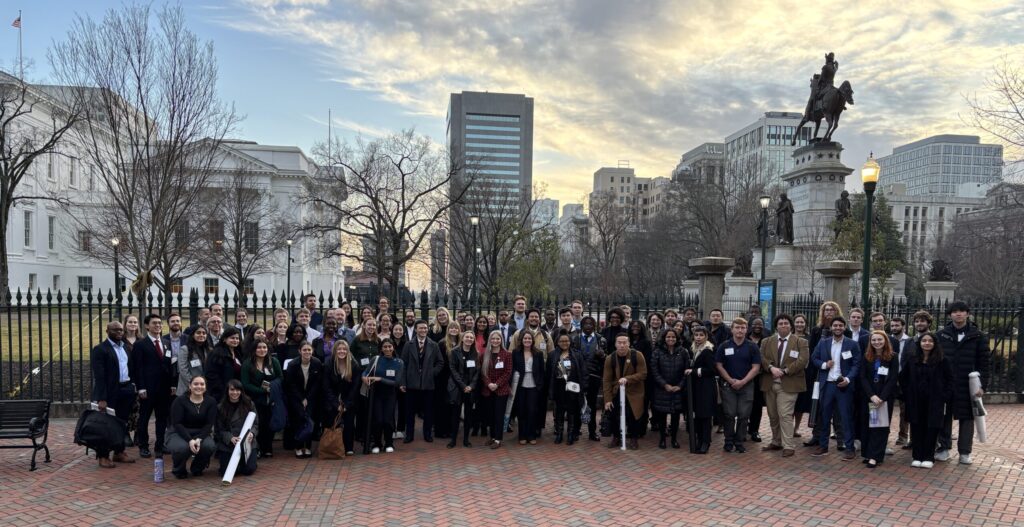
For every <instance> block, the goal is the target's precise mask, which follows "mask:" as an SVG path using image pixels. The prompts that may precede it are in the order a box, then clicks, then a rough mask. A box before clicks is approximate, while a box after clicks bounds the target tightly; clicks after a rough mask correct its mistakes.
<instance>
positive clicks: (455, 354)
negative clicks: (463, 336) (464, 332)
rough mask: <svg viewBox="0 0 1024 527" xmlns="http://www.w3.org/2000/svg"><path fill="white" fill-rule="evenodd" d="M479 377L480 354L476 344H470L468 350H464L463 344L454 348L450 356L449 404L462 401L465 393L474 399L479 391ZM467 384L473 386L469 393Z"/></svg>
mask: <svg viewBox="0 0 1024 527" xmlns="http://www.w3.org/2000/svg"><path fill="white" fill-rule="evenodd" d="M479 379H480V356H479V354H477V352H476V346H475V345H473V346H470V347H469V351H468V352H467V351H465V350H463V349H462V346H458V347H456V348H455V349H453V350H452V352H451V354H450V355H449V357H448V386H447V390H448V404H456V403H458V402H460V401H462V396H463V395H469V396H470V397H471V399H470V400H472V398H473V397H474V396H475V395H476V393H477V392H478V390H477V381H478V380H479ZM466 386H469V387H470V388H472V391H470V392H469V394H466V393H465V389H466Z"/></svg>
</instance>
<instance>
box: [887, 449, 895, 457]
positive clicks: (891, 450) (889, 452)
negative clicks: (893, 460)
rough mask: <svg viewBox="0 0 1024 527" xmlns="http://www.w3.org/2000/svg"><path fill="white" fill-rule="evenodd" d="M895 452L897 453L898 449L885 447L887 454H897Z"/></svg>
mask: <svg viewBox="0 0 1024 527" xmlns="http://www.w3.org/2000/svg"><path fill="white" fill-rule="evenodd" d="M895 453H896V451H895V450H893V449H891V448H889V447H885V455H887V456H891V455H893V454H895Z"/></svg>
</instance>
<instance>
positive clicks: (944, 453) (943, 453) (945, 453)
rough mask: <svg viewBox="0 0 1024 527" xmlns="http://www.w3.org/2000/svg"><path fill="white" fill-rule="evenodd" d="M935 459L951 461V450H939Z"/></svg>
mask: <svg viewBox="0 0 1024 527" xmlns="http://www.w3.org/2000/svg"><path fill="white" fill-rule="evenodd" d="M935 461H949V450H939V451H938V452H936V453H935Z"/></svg>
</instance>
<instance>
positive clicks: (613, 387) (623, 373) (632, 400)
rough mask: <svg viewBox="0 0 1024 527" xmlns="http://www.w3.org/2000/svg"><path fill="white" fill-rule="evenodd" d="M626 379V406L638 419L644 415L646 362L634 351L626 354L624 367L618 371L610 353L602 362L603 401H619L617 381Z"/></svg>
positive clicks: (616, 362)
mask: <svg viewBox="0 0 1024 527" xmlns="http://www.w3.org/2000/svg"><path fill="white" fill-rule="evenodd" d="M623 378H625V379H626V404H628V405H629V408H630V410H631V411H632V413H633V416H634V417H636V418H637V419H639V418H640V417H641V416H643V415H644V388H645V384H646V380H647V362H646V361H644V355H643V354H642V353H640V352H639V351H637V350H635V349H630V350H629V353H627V354H626V361H625V366H623V368H622V369H621V370H620V369H619V359H618V356H617V354H616V353H611V354H609V355H608V357H607V358H606V359H605V360H604V382H603V386H604V400H605V402H612V401H617V400H619V379H623Z"/></svg>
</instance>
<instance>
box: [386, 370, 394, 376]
mask: <svg viewBox="0 0 1024 527" xmlns="http://www.w3.org/2000/svg"><path fill="white" fill-rule="evenodd" d="M384 376H385V377H394V376H395V370H385V371H384Z"/></svg>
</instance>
